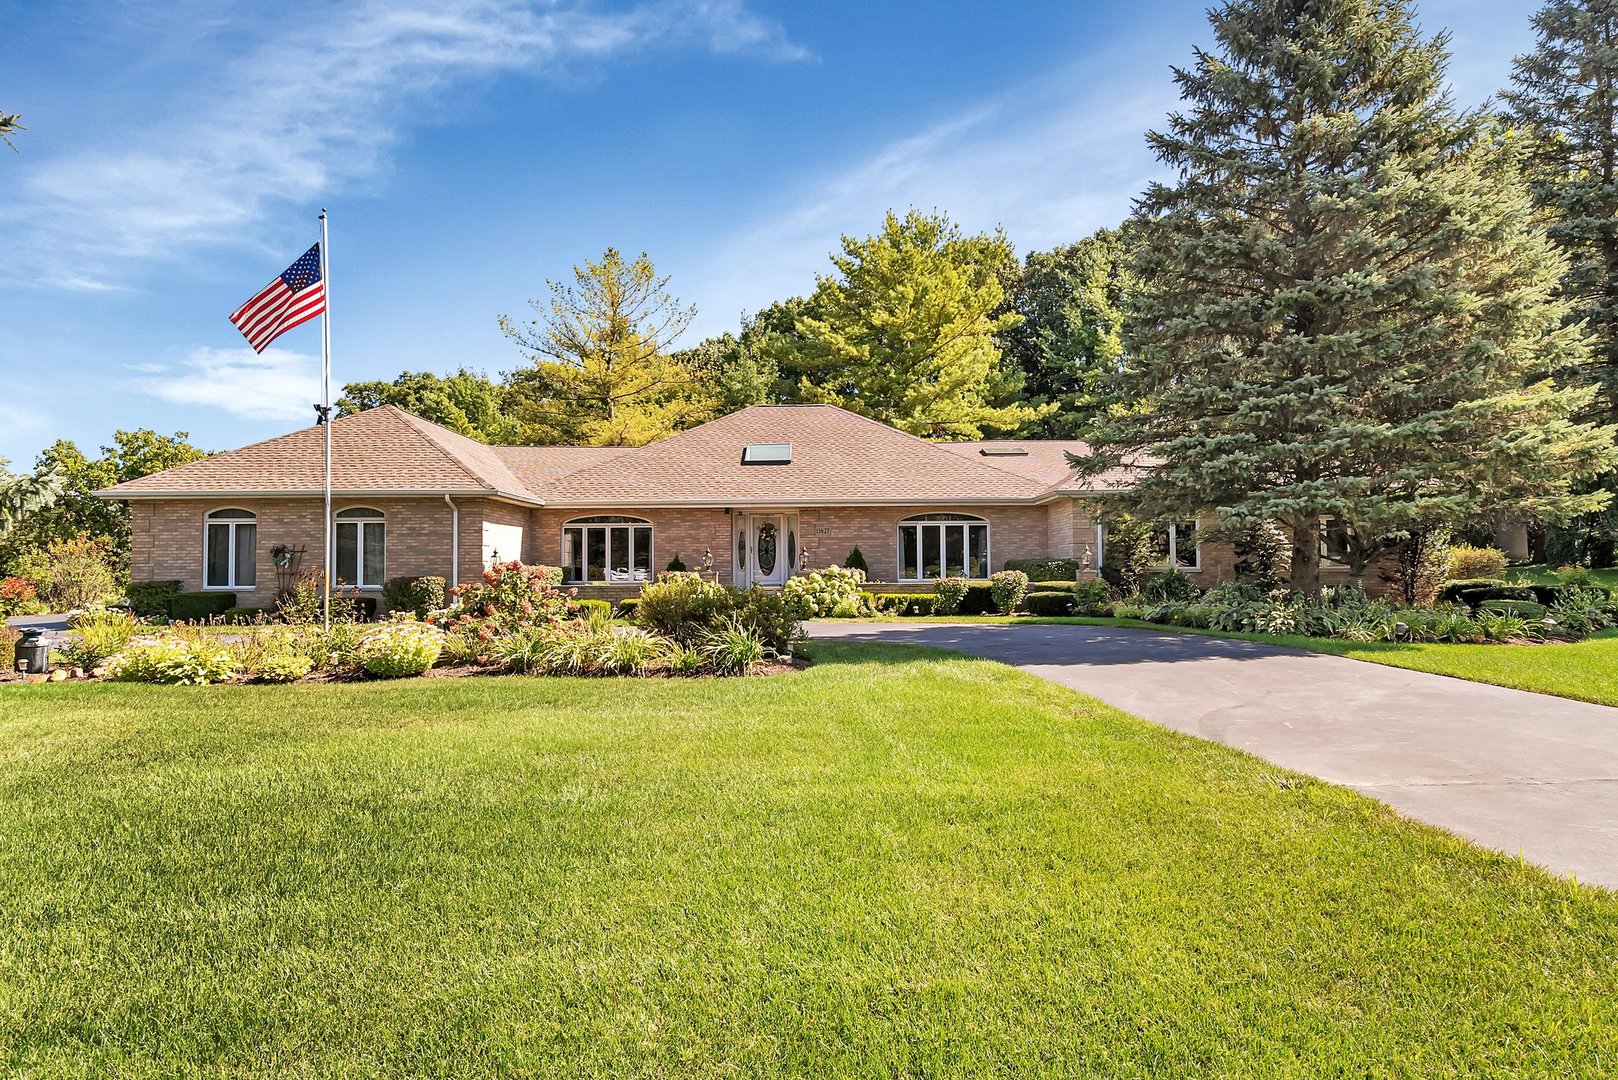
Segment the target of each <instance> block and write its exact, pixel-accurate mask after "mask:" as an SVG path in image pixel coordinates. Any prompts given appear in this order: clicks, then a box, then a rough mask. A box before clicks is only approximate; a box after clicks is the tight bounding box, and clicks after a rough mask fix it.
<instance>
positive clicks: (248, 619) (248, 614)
mask: <svg viewBox="0 0 1618 1080" xmlns="http://www.w3.org/2000/svg"><path fill="white" fill-rule="evenodd" d="M269 617H270V613H269V611H267V610H265V609H264V608H258V607H233V608H227V609H225V610H224V611H222V612H220V614H219V620H220V621H221V622H227V623H241V624H251V623H260V622H264V621H265V620H267V619H268V618H269Z"/></svg>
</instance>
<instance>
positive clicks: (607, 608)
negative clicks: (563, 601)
mask: <svg viewBox="0 0 1618 1080" xmlns="http://www.w3.org/2000/svg"><path fill="white" fill-rule="evenodd" d="M573 607H574V608H575V610H577V611H578V613H579V614H580V615H581V616H584V615H591V614H594V613H596V612H600V613H601V614H602V615H605V616H606V617H607V618H609V619H610V618H612V601H611V600H575V601H573Z"/></svg>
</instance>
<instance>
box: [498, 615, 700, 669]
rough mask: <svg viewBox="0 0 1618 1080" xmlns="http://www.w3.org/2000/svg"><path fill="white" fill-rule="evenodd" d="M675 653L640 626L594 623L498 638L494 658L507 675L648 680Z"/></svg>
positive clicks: (548, 627)
mask: <svg viewBox="0 0 1618 1080" xmlns="http://www.w3.org/2000/svg"><path fill="white" fill-rule="evenodd" d="M678 648H679V647H678V646H676V645H674V643H673V642H671V641H669V640H668V639H667V638H662V637H659V636H657V635H655V634H652V633H649V632H647V631H646V630H643V629H641V628H640V627H638V626H623V625H620V624H614V623H613V622H612V621H611V620H609V619H600V618H597V619H579V620H573V621H570V622H561V623H548V624H546V625H543V626H529V627H524V628H523V629H521V630H518V631H517V632H515V633H513V634H511V635H509V636H507V637H504V638H501V639H500V640H499V641H498V642H497V643H496V645H495V648H494V654H495V658H496V660H497V662H498V663H499V664H500V665H501V666H502V667H504V668H506V669H507V670H508V671H519V672H524V673H527V674H548V675H646V674H649V673H651V672H652V671H653V670H654V669H655V668H657V667H658V666H659V665H661V664H662V663H663V662H664V661H665V660H667V659H668V658H670V657H671V656H672V655H674V651H675V650H676V649H678ZM681 651H682V653H683V650H681Z"/></svg>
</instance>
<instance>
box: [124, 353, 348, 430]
mask: <svg viewBox="0 0 1618 1080" xmlns="http://www.w3.org/2000/svg"><path fill="white" fill-rule="evenodd" d="M140 368H141V369H142V370H150V369H152V368H158V369H159V370H160V372H161V373H160V374H159V373H155V372H154V373H153V374H149V375H145V376H143V377H141V378H138V379H135V380H133V385H134V387H135V389H137V390H139V391H141V392H142V393H145V394H150V395H151V396H152V397H155V398H160V399H162V400H163V401H169V402H173V403H174V404H177V405H206V406H209V407H212V408H216V409H223V410H224V411H226V412H228V413H230V414H232V415H234V416H239V417H241V418H242V419H244V420H304V421H312V420H313V419H314V413H313V411H312V410H311V408H310V403H311V402H315V401H319V400H320V360H319V358H318V357H314V356H307V355H305V354H303V353H297V352H291V351H289V350H287V349H266V350H264V352H263V353H262V354H260V353H255V352H254V351H253V350H252V349H248V348H240V349H214V348H199V349H193V350H191V352H190V353H189V354H188V355H187V356H186V357H185V359H184V360H182V361H181V362H180V363H178V364H176V365H174V366H173V367H164V366H162V365H154V364H143V365H140Z"/></svg>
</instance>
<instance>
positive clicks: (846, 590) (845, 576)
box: [781, 566, 867, 619]
mask: <svg viewBox="0 0 1618 1080" xmlns="http://www.w3.org/2000/svg"><path fill="white" fill-rule="evenodd" d="M863 584H865V572H864V571H863V570H852V569H849V568H848V567H846V566H828V567H826V568H825V569H823V570H815V571H813V572H811V573H808V574H797V575H795V576H793V577H790V578H787V581H786V584H785V585H783V586H781V595H782V596H783V597H785V598H786V602H787V606H788V607H790V608H791V609H792V610H793V611H794V612H795V613H796V614H797V615H798V617H799V618H800V619H857V618H859V617H860V616H861V615H864V614H867V612H866V611H865V610H864V605H863V604H862V603H861V601H860V586H861V585H863Z"/></svg>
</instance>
